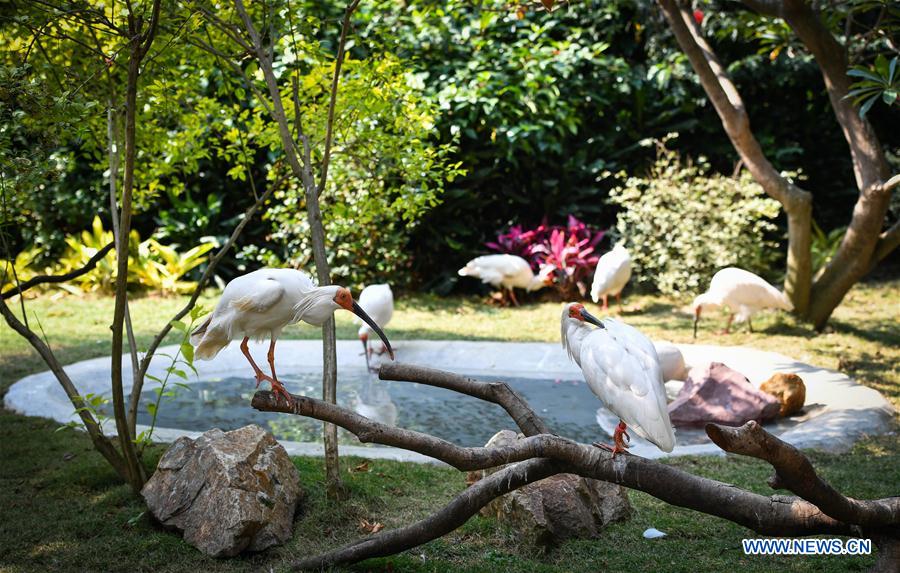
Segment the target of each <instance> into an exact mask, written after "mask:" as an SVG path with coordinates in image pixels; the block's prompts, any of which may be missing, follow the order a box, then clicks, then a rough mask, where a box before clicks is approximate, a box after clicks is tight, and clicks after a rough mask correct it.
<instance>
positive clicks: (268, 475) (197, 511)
mask: <svg viewBox="0 0 900 573" xmlns="http://www.w3.org/2000/svg"><path fill="white" fill-rule="evenodd" d="M141 495H143V496H144V500H146V502H147V507H148V508H149V509H150V512H151V513H152V514H153V516H154V517H155V518H156V519H157V520H158V521H159V522H160V523H162V524H163V525H164V526H165V527H167V528H170V529H174V530H177V531H179V532H181V533H183V535H184V540H185V541H187V542H188V543H190V544H191V545H193V546H194V547H196V548H197V549H199V550H200V551H202V552H204V553H206V554H207V555H211V556H213V557H230V556H233V555H237V554H238V553H240V552H241V551H244V550H248V551H261V550H263V549H266V548H267V547H271V546H272V545H277V544H280V543H284V542H285V541H287V540H288V539H290V537H291V530H292V528H293V521H294V511H295V509H296V507H297V503H298V502H299V500H300V498H301V496H302V490H301V488H300V475H299V473H298V472H297V468H295V467H294V464H292V463H291V460H290V458H288V455H287V452H285V450H284V448H283V447H281V444H279V443H278V442H277V441H275V437H274V436H273V435H272V434H270V433H269V432H266V431H265V430H263V429H262V428H260V427H259V426H257V425H255V424H253V425H249V426H244V427H243V428H240V429H237V430H233V431H231V432H223V431H222V430H219V429H213V430H209V431H208V432H206V433H205V434H203V435H202V436H200V437H199V438H197V439H196V440H192V439H190V438H186V437H183V438H179V439H178V440H177V441H176V442H175V443H174V444H172V446H171V447H169V449H168V450H167V451H166V453H165V454H163V457H162V458H161V459H160V460H159V465H158V466H157V468H156V473H154V474H153V476H152V477H151V478H150V480H149V481H148V482H147V484H146V485H145V486H144V489H143V490H142V491H141Z"/></svg>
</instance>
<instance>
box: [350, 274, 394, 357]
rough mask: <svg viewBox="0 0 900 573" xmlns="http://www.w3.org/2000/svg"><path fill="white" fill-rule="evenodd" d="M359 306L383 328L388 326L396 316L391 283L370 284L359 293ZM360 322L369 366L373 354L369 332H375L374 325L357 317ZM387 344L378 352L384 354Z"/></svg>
mask: <svg viewBox="0 0 900 573" xmlns="http://www.w3.org/2000/svg"><path fill="white" fill-rule="evenodd" d="M359 306H361V307H362V309H363V310H364V311H365V312H366V314H368V315H369V316H370V317H372V320H373V321H374V322H375V324H378V325H380V326H381V327H382V328H384V327H385V326H387V324H388V323H389V322H390V321H391V317H392V316H394V293H393V292H392V291H391V285H388V284H377V285H369V286H367V287H366V288H364V289H363V290H362V292H361V293H359ZM356 322H358V323H360V325H361V326H360V327H359V339H360V340H361V341H362V345H363V353H365V355H366V367H367V368H371V367H370V366H369V357H370V356H371V355H372V349H371V348H369V334H371V333H372V332H374V330H373V329H372V327H371V326H370V325H369V324H368V323H365V322H363V321H362V320H360V319H356ZM386 350H387V345H386V344H384V343H382V344H381V350H380V351H379V352H378V354H384V352H385V351H386Z"/></svg>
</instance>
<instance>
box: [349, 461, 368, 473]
mask: <svg viewBox="0 0 900 573" xmlns="http://www.w3.org/2000/svg"><path fill="white" fill-rule="evenodd" d="M347 471H348V472H350V473H352V474H357V473H363V472H370V471H372V470H371V469H370V468H369V460H366V461H364V462H363V463H361V464H359V465H358V466H356V467H354V468H347Z"/></svg>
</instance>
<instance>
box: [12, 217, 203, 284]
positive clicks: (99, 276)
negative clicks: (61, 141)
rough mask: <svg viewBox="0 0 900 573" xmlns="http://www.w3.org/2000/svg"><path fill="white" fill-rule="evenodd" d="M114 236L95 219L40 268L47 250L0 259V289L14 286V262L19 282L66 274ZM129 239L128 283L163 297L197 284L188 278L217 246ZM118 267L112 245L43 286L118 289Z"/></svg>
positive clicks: (130, 237)
mask: <svg viewBox="0 0 900 573" xmlns="http://www.w3.org/2000/svg"><path fill="white" fill-rule="evenodd" d="M112 240H113V233H112V231H107V230H105V229H104V228H103V223H102V221H100V217H94V221H93V223H92V225H91V229H90V230H87V231H82V232H81V234H80V235H78V236H69V237H66V238H65V243H66V245H67V247H68V248H67V250H66V252H65V253H64V254H63V256H62V257H60V258H59V260H58V261H56V262H55V263H51V264H49V265H48V266H46V267H44V268H39V267H38V266H37V262H36V261H38V260H40V259H41V258H42V254H43V253H42V252H41V249H39V248H37V247H35V248H32V249H28V250H25V251H22V252H20V253H19V254H18V255H17V256H16V259H15V260H14V261H0V265H2V267H0V279H2V282H0V287H2V288H3V289H4V290H6V288H7V287H9V288H13V287H14V285H15V279H16V277H15V276H14V275H13V272H12V271H13V269H12V268H11V265H10V263H11V264H12V266H14V267H15V271H16V274H17V275H18V281H19V282H23V281H26V280H28V279H29V278H31V277H32V276H34V275H37V274H66V273H70V272H72V271H75V270H78V269H80V268H82V267H84V266H85V265H86V264H87V262H88V261H89V260H90V259H91V258H93V257H94V256H95V255H96V254H97V252H98V251H100V250H101V249H102V248H103V247H105V246H106V245H108V244H109V243H110V242H112ZM129 242H130V247H129V252H130V253H131V260H130V261H129V264H128V284H129V285H131V286H133V287H136V288H139V289H144V290H147V291H151V292H156V293H158V294H162V295H174V294H183V293H186V292H190V291H192V290H193V289H194V288H196V286H197V283H196V282H193V281H189V280H185V277H186V276H187V275H188V274H189V273H190V272H191V271H192V270H193V269H195V268H196V267H198V266H199V265H201V264H203V263H204V262H205V261H206V258H205V255H206V254H207V253H208V252H209V251H210V250H212V249H213V248H215V247H216V246H217V245H216V243H215V242H214V241H213V242H205V243H201V244H200V245H197V246H195V247H193V248H191V249H189V250H188V251H186V252H183V253H181V252H179V251H178V250H177V249H176V248H175V246H172V245H163V244H161V243H160V242H159V241H157V240H156V239H153V238H150V239H147V240H146V241H141V239H140V236H139V235H138V233H137V231H134V230H133V231H132V232H131V234H130V236H129ZM116 268H117V265H116V252H115V249H113V250H111V251H109V252H108V253H107V254H106V256H104V257H103V258H102V259H100V260H99V261H97V264H96V266H95V267H94V268H93V269H91V270H90V271H88V272H87V273H85V274H83V275H81V276H79V277H77V278H75V279H73V280H72V281H70V282H64V283H53V284H48V285H45V287H46V288H47V289H58V290H61V291H64V292H67V293H69V294H75V295H78V294H83V293H102V294H110V293H112V292H113V289H114V287H115V277H116ZM5 269H8V270H5Z"/></svg>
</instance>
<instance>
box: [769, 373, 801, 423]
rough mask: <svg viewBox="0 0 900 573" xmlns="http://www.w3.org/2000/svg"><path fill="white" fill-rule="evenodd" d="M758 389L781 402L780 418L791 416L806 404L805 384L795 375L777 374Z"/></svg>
mask: <svg viewBox="0 0 900 573" xmlns="http://www.w3.org/2000/svg"><path fill="white" fill-rule="evenodd" d="M759 389H760V390H761V391H763V392H765V393H766V394H771V395H772V396H775V397H776V398H778V401H779V402H781V411H780V412H779V414H781V416H793V415H794V414H796V413H797V412H799V411H800V410H802V409H803V404H805V403H806V384H804V383H803V379H802V378H800V377H799V376H797V375H796V374H785V373H782V372H778V373H777V374H774V375H773V376H772V377H771V378H769V379H768V380H766V381H765V382H763V383H762V384H761V385H760V387H759Z"/></svg>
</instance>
